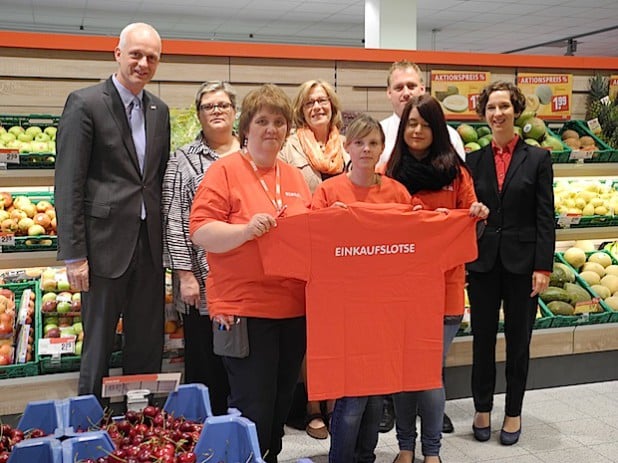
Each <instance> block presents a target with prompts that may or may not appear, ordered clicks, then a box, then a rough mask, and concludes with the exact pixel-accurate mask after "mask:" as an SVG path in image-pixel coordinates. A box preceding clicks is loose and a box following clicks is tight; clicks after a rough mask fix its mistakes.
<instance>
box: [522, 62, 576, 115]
mask: <svg viewBox="0 0 618 463" xmlns="http://www.w3.org/2000/svg"><path fill="white" fill-rule="evenodd" d="M517 86H518V87H519V89H520V90H521V91H522V92H523V94H524V95H526V110H528V111H534V112H536V115H537V117H539V118H541V119H547V120H568V119H571V109H572V105H573V76H572V75H571V74H536V73H519V74H517Z"/></svg>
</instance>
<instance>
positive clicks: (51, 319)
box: [43, 314, 59, 326]
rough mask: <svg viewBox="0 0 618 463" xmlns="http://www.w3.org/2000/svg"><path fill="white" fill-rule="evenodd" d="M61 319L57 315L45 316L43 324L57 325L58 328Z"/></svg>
mask: <svg viewBox="0 0 618 463" xmlns="http://www.w3.org/2000/svg"><path fill="white" fill-rule="evenodd" d="M58 321H59V317H58V316H57V315H52V314H43V322H44V323H45V324H46V325H56V326H58Z"/></svg>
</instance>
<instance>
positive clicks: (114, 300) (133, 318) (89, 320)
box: [78, 222, 165, 399]
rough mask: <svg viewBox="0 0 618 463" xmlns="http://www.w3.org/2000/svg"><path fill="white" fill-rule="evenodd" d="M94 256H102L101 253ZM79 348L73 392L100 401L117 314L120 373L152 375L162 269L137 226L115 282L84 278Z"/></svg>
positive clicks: (158, 342)
mask: <svg viewBox="0 0 618 463" xmlns="http://www.w3.org/2000/svg"><path fill="white" fill-rule="evenodd" d="M98 252H105V250H104V249H101V250H99V251H98ZM82 299H83V300H82V320H83V323H84V346H83V351H82V358H81V367H80V371H79V385H78V392H79V394H80V395H83V394H95V395H96V396H97V397H98V398H99V399H100V398H101V379H102V378H103V377H104V376H107V375H108V364H109V358H110V355H111V353H112V349H113V344H114V336H115V330H116V323H117V322H118V317H119V316H120V314H122V325H123V333H124V346H123V360H122V362H123V373H124V374H126V375H132V374H140V373H158V372H160V371H161V359H162V356H163V324H164V317H165V313H164V303H165V294H164V270H163V267H162V266H158V267H157V266H155V264H154V263H153V261H152V257H151V253H150V244H149V241H148V231H147V229H146V223H145V222H142V225H141V227H140V232H139V238H138V240H137V245H136V247H135V251H134V253H133V258H132V259H131V262H130V263H129V267H128V268H127V270H126V272H125V273H124V274H123V275H122V276H121V277H119V278H104V277H100V276H96V275H93V274H92V273H91V274H90V290H89V291H87V292H84V293H82Z"/></svg>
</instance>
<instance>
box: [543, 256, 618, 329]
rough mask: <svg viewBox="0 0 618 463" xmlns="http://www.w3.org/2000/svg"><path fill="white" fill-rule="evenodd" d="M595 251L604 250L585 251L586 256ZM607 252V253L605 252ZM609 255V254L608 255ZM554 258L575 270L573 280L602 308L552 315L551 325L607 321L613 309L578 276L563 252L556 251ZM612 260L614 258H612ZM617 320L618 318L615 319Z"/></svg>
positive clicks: (574, 324)
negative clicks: (552, 321)
mask: <svg viewBox="0 0 618 463" xmlns="http://www.w3.org/2000/svg"><path fill="white" fill-rule="evenodd" d="M595 252H604V253H605V251H592V252H589V253H586V258H588V257H589V256H590V255H591V254H594V253H595ZM607 254H609V253H607ZM610 257H611V256H610ZM555 258H556V259H557V261H558V262H561V263H563V264H565V265H568V266H569V267H570V268H571V269H573V271H574V272H575V282H576V284H578V285H579V286H581V287H582V288H584V289H585V290H586V291H587V292H588V294H590V296H592V297H593V301H594V299H596V300H597V302H598V304H599V306H600V308H601V309H602V311H601V312H595V313H593V312H591V313H585V314H580V315H554V323H553V325H552V326H553V327H562V326H578V325H596V324H599V323H608V322H610V321H611V319H612V317H613V316H614V311H613V310H612V309H611V308H610V307H609V306H608V305H607V304H605V302H603V300H601V299H600V298H599V296H598V295H597V294H596V293H595V292H594V291H593V290H592V288H591V287H590V285H588V283H586V282H585V281H584V280H583V279H582V278H581V277H580V276H579V271H578V270H577V269H575V268H573V267H572V266H571V265H570V264H569V263H568V262H567V261H566V259H565V258H564V253H562V252H557V253H556V254H555ZM612 260H614V259H612ZM616 320H617V321H618V318H617V319H616Z"/></svg>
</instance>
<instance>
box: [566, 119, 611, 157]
mask: <svg viewBox="0 0 618 463" xmlns="http://www.w3.org/2000/svg"><path fill="white" fill-rule="evenodd" d="M565 130H574V131H575V132H577V133H578V134H579V136H580V137H581V136H589V137H592V138H593V139H594V142H595V144H596V146H597V147H598V148H599V149H598V150H595V151H593V152H592V158H591V159H583V162H584V163H591V162H618V150H614V149H613V148H611V147H610V146H609V145H608V144H607V143H605V142H604V141H603V140H601V139H600V138H599V137H597V136H596V135H595V134H593V133H592V132H591V131H590V129H589V128H588V124H586V123H585V122H584V121H580V120H572V121H567V122H565V123H564V125H563V126H562V128H561V129H560V136H562V134H563V133H564V132H565ZM569 162H572V163H575V162H578V161H577V159H572V160H569Z"/></svg>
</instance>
